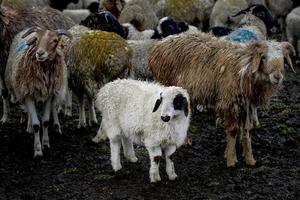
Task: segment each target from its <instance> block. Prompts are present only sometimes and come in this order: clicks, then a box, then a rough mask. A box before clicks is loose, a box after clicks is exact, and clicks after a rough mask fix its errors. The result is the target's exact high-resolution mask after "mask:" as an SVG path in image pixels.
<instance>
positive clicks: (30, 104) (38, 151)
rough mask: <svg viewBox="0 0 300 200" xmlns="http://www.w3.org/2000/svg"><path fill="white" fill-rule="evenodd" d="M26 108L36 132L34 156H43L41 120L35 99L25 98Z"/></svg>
mask: <svg viewBox="0 0 300 200" xmlns="http://www.w3.org/2000/svg"><path fill="white" fill-rule="evenodd" d="M25 106H26V110H27V112H28V113H29V116H30V118H31V124H32V127H33V132H34V157H36V156H43V152H42V145H41V140H40V121H39V119H38V117H37V113H36V109H35V105H34V101H33V100H32V99H31V98H30V97H26V98H25Z"/></svg>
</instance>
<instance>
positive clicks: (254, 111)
mask: <svg viewBox="0 0 300 200" xmlns="http://www.w3.org/2000/svg"><path fill="white" fill-rule="evenodd" d="M251 107H252V117H253V121H254V126H255V127H259V125H260V124H259V120H258V115H257V107H256V106H254V105H251Z"/></svg>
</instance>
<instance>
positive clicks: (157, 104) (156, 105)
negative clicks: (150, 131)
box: [152, 93, 162, 112]
mask: <svg viewBox="0 0 300 200" xmlns="http://www.w3.org/2000/svg"><path fill="white" fill-rule="evenodd" d="M161 102H162V97H161V93H160V98H159V99H157V100H156V102H155V106H154V108H153V111H152V112H155V111H157V109H158V108H159V106H160V104H161Z"/></svg>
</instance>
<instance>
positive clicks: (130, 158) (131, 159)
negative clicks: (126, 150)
mask: <svg viewBox="0 0 300 200" xmlns="http://www.w3.org/2000/svg"><path fill="white" fill-rule="evenodd" d="M127 160H128V161H129V162H132V163H136V162H137V161H138V158H137V157H136V156H131V157H128V158H127Z"/></svg>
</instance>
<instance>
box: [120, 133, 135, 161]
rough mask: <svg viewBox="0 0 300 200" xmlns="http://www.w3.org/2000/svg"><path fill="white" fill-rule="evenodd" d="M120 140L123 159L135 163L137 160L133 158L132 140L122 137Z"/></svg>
mask: <svg viewBox="0 0 300 200" xmlns="http://www.w3.org/2000/svg"><path fill="white" fill-rule="evenodd" d="M121 139H122V146H123V152H124V156H125V158H126V159H127V160H129V161H130V162H132V163H135V162H137V161H138V159H137V157H136V156H135V152H134V148H133V143H132V140H131V139H130V138H127V137H124V136H122V137H121Z"/></svg>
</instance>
